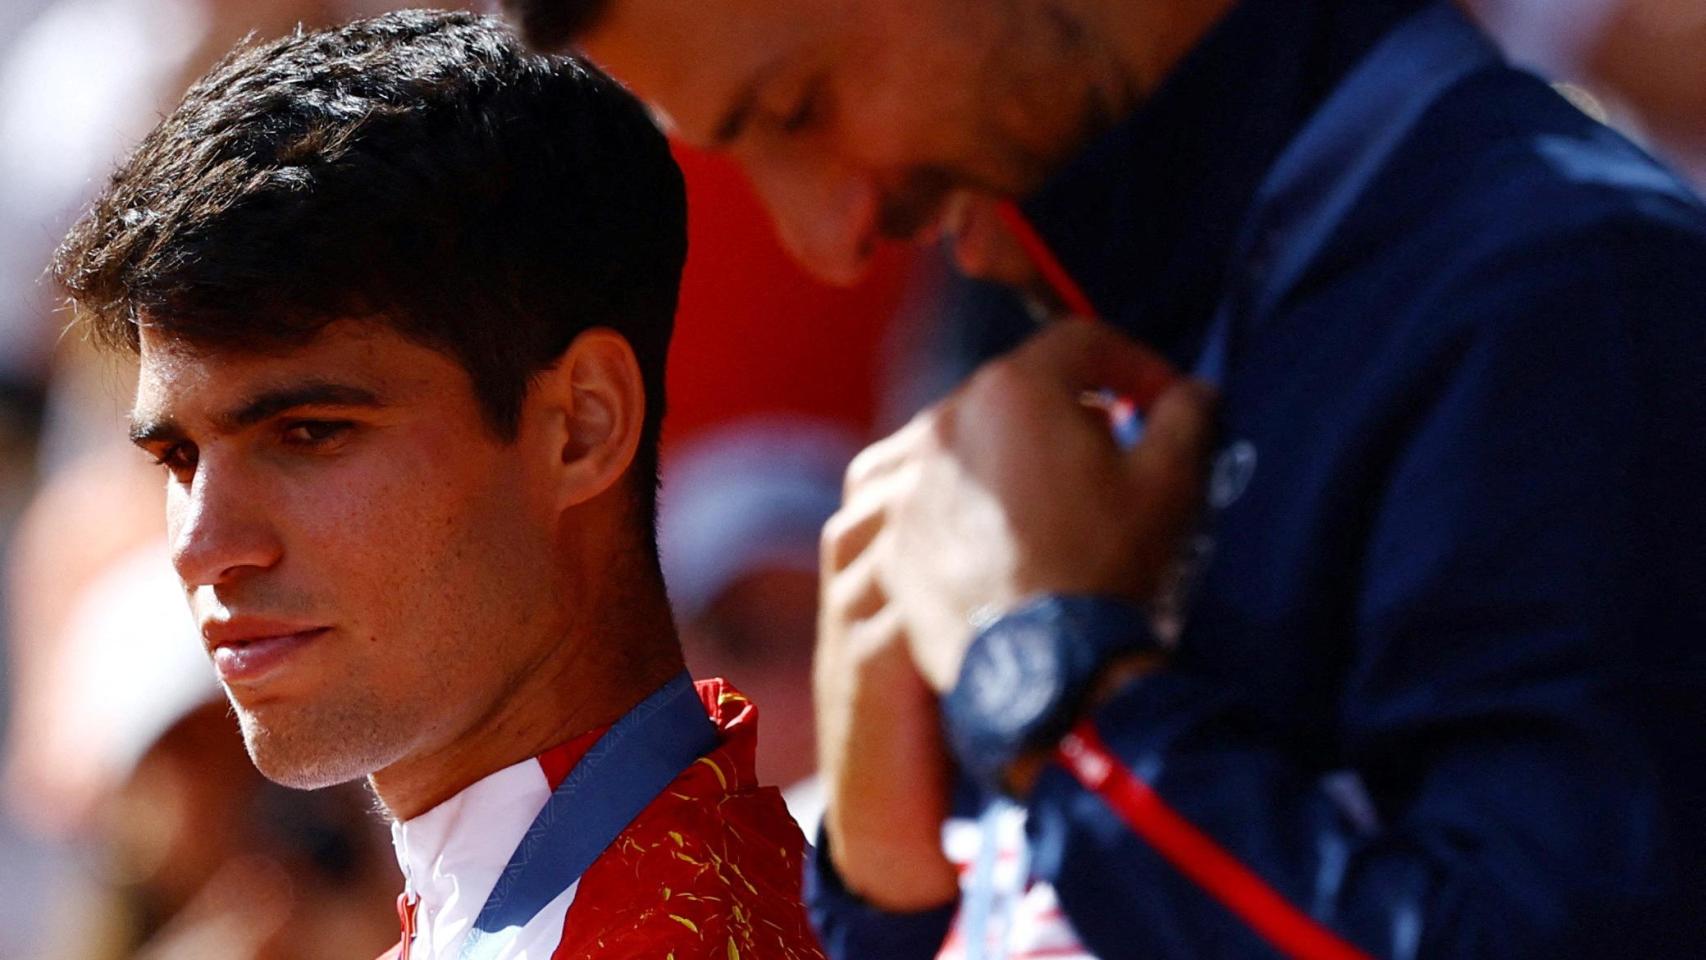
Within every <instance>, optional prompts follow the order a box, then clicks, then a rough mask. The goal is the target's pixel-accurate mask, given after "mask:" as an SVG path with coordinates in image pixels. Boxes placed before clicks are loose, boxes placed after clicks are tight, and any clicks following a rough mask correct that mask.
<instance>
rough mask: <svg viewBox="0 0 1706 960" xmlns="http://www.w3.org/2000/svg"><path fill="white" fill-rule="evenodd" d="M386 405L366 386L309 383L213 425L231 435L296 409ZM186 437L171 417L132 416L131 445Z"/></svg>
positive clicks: (263, 397) (268, 393)
mask: <svg viewBox="0 0 1706 960" xmlns="http://www.w3.org/2000/svg"><path fill="white" fill-rule="evenodd" d="M384 405H385V403H384V401H383V400H381V399H380V398H379V395H378V394H376V393H374V392H373V391H372V390H368V389H367V388H365V387H357V386H352V385H350V384H346V383H328V382H318V381H310V382H308V383H299V384H293V385H291V386H288V387H278V388H275V389H271V390H264V391H262V392H261V393H258V394H256V395H254V396H253V397H250V398H249V399H247V400H245V401H243V403H242V404H241V405H240V406H238V407H237V408H236V409H234V410H230V411H227V412H225V413H220V414H216V415H214V417H213V424H214V426H215V427H217V428H218V429H220V430H223V431H225V432H228V433H229V432H235V431H237V430H241V429H243V428H244V427H252V426H254V425H255V424H257V423H261V422H264V421H266V420H270V419H271V418H273V417H276V416H278V415H279V414H281V413H284V412H285V411H287V410H293V409H295V408H297V407H382V406H384ZM185 436H186V433H185V431H184V428H183V427H182V426H181V425H180V424H179V423H178V422H177V421H176V420H174V419H172V418H171V417H170V416H155V415H152V414H148V413H135V414H132V415H131V421H130V442H131V443H134V444H138V445H147V444H152V443H160V442H163V441H168V440H182V439H183V438H184V437H185Z"/></svg>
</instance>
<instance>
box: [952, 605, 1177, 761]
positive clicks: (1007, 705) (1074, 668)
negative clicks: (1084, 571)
mask: <svg viewBox="0 0 1706 960" xmlns="http://www.w3.org/2000/svg"><path fill="white" fill-rule="evenodd" d="M1155 645H1156V643H1155V639H1154V636H1153V634H1152V633H1151V632H1150V629H1149V620H1148V617H1147V616H1146V615H1145V614H1144V612H1143V610H1142V609H1141V608H1139V607H1138V606H1137V605H1136V604H1133V603H1130V602H1127V601H1125V600H1121V599H1118V598H1114V597H1102V596H1093V595H1053V594H1050V595H1044V596H1042V597H1039V598H1037V599H1035V600H1031V601H1029V602H1027V603H1025V604H1024V605H1022V606H1020V607H1018V608H1016V609H1014V610H1012V611H1011V612H1009V613H1007V614H1004V615H1003V616H1000V617H998V618H996V619H995V620H993V621H991V622H990V623H989V624H987V625H986V626H984V627H983V628H982V629H981V630H979V631H978V634H977V636H976V637H975V638H973V640H972V642H971V646H970V647H969V648H967V650H966V656H965V660H964V662H962V663H961V665H960V675H959V679H958V680H957V681H956V682H955V684H954V688H953V689H952V690H950V691H948V694H947V696H946V697H944V698H943V699H942V705H941V706H942V726H943V730H944V732H945V734H946V737H947V741H948V746H949V749H951V750H952V751H953V753H954V756H955V757H956V758H957V759H958V760H959V764H960V769H961V770H962V771H963V772H964V773H966V774H967V775H968V776H970V777H971V778H972V779H973V780H975V781H977V782H978V783H980V784H982V785H984V786H985V787H987V788H989V789H992V790H996V791H1002V792H1005V789H1006V787H1005V773H1006V771H1007V769H1008V768H1009V767H1011V766H1012V765H1013V763H1014V761H1016V760H1018V759H1019V758H1020V757H1021V756H1023V755H1025V754H1027V753H1030V752H1031V751H1034V750H1039V749H1043V748H1047V747H1050V746H1052V745H1053V744H1054V742H1055V741H1057V740H1059V739H1060V738H1061V736H1063V735H1064V734H1065V733H1066V731H1067V730H1068V729H1070V728H1071V726H1072V724H1073V722H1074V721H1075V720H1076V719H1077V715H1078V711H1079V709H1080V707H1081V706H1082V704H1083V701H1084V697H1085V695H1086V694H1087V693H1088V692H1089V690H1090V687H1091V685H1092V684H1093V683H1094V682H1095V680H1096V676H1097V674H1098V673H1099V672H1100V671H1101V668H1102V667H1103V665H1105V664H1106V663H1107V662H1108V661H1109V660H1111V659H1113V658H1114V657H1115V656H1117V655H1119V654H1123V653H1128V652H1135V651H1139V650H1144V649H1148V648H1152V647H1154V646H1155Z"/></svg>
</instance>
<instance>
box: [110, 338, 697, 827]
mask: <svg viewBox="0 0 1706 960" xmlns="http://www.w3.org/2000/svg"><path fill="white" fill-rule="evenodd" d="M643 410H644V394H643V390H642V388H641V386H640V382H639V374H638V369H637V366H635V364H634V360H633V355H632V353H631V351H629V350H628V348H627V344H626V343H625V342H623V341H622V340H621V339H620V338H619V337H617V336H616V335H615V334H611V333H609V332H607V331H595V332H593V333H590V334H586V335H583V336H582V338H581V339H580V340H577V341H576V343H575V345H574V347H572V348H571V349H570V351H569V353H568V354H567V355H566V356H565V358H564V359H563V360H562V361H561V362H560V363H559V364H558V366H557V367H556V368H554V369H552V370H549V371H546V372H545V373H544V374H542V375H541V376H540V377H539V378H538V380H537V382H536V383H535V385H534V386H533V387H532V388H531V389H530V390H529V393H528V396H527V401H526V405H525V409H524V411H523V415H522V418H521V423H520V428H519V433H518V436H517V437H516V439H515V440H513V441H504V440H501V439H499V437H498V435H497V434H496V433H495V432H494V431H493V430H492V429H491V427H490V426H489V425H488V424H487V423H486V421H485V420H484V419H483V418H482V415H481V408H480V407H479V405H478V403H477V401H476V398H475V395H474V393H473V388H472V383H471V381H470V379H469V377H468V375H467V374H466V372H465V371H463V370H462V368H461V367H459V366H458V365H457V364H456V363H455V362H453V361H452V360H451V359H449V358H448V357H447V356H445V355H444V354H442V353H439V352H437V351H435V350H431V349H428V348H426V347H423V346H421V345H419V344H417V343H414V342H411V341H409V340H407V339H405V338H403V337H402V336H400V335H399V334H397V333H395V332H393V331H391V330H390V329H388V328H385V327H383V326H380V325H378V324H374V323H362V322H354V321H340V322H337V323H334V324H332V325H330V326H328V327H327V328H325V330H324V331H323V332H322V333H321V334H320V335H319V336H318V337H317V338H316V339H315V340H313V341H312V342H311V343H309V344H307V345H306V346H303V347H300V348H291V349H288V350H281V351H274V352H268V353H255V352H237V351H230V350H204V349H198V348H196V347H194V346H191V345H188V344H185V343H183V342H180V341H175V340H172V339H170V338H167V337H163V336H161V335H159V334H157V333H156V332H155V331H154V330H152V329H149V328H147V327H145V328H144V331H143V334H142V344H141V379H140V383H139V386H138V391H137V398H136V405H135V410H134V412H133V434H134V436H135V439H136V440H137V442H138V444H139V445H140V446H141V447H143V448H144V449H145V450H147V451H148V452H149V453H151V454H153V455H154V456H155V457H156V459H159V460H160V461H162V463H163V464H164V466H165V470H166V474H167V483H166V497H167V513H168V532H169V535H170V539H171V546H172V557H173V562H174V564H175V565H176V567H177V571H178V574H179V576H180V578H181V579H182V581H183V585H184V588H185V590H186V592H187V594H188V597H189V601H190V605H191V607H192V608H193V611H194V613H195V616H196V618H197V620H198V622H199V623H200V624H201V626H202V631H203V638H204V642H205V644H206V646H207V647H208V650H209V653H210V655H211V656H212V657H213V658H214V660H215V663H216V664H218V665H219V667H220V669H221V671H222V674H224V683H225V687H226V692H227V693H228V695H229V697H230V700H231V703H232V706H233V707H234V708H235V711H236V713H237V717H238V720H239V722H240V724H241V726H242V730H243V736H244V740H245V742H246V743H247V746H248V749H249V753H250V755H251V757H252V758H253V760H254V762H255V764H256V766H257V767H258V768H259V769H260V770H261V772H262V773H264V774H266V775H267V776H268V777H270V778H272V779H274V780H277V781H279V782H281V783H285V784H288V785H292V786H298V787H309V788H311V787H320V786H325V785H328V784H332V783H338V782H342V781H346V780H350V779H355V778H358V777H362V776H370V777H371V782H372V785H373V787H374V789H375V791H376V792H377V794H378V795H379V797H380V799H381V800H382V801H383V802H384V803H385V805H386V807H387V808H388V810H389V811H390V812H391V813H392V814H393V815H394V816H396V817H398V818H401V819H406V818H408V817H412V816H415V815H417V814H419V813H421V812H423V811H425V810H427V809H430V808H431V807H432V806H434V805H436V804H437V803H438V802H440V801H442V800H444V799H446V798H448V797H449V796H451V795H453V794H454V793H456V792H457V791H459V790H461V789H462V788H463V787H465V786H467V785H468V784H469V783H472V782H473V781H475V780H477V779H479V778H480V777H483V776H485V775H486V774H488V773H491V772H494V771H496V770H498V769H501V768H503V767H505V766H507V765H509V764H511V763H515V762H518V761H520V760H522V759H525V758H527V757H529V756H533V755H535V754H537V753H539V752H541V751H543V750H544V749H546V748H548V747H549V746H551V745H553V744H556V743H560V742H562V741H564V740H567V739H569V738H571V737H573V736H574V735H576V734H578V733H580V732H583V731H585V730H587V729H589V728H591V727H594V726H597V725H600V724H603V723H608V722H610V721H611V720H613V719H614V718H616V717H618V716H620V715H621V714H622V713H623V712H625V711H626V709H627V708H628V707H629V706H631V705H632V704H633V703H634V702H636V701H637V700H638V699H640V698H641V697H643V696H644V695H645V693H647V692H649V691H650V690H651V689H653V688H655V686H657V685H658V684H660V683H661V682H662V681H663V680H665V679H667V678H668V677H669V676H670V675H671V674H673V673H674V672H675V671H677V670H679V669H680V660H679V655H678V654H676V653H675V652H674V649H675V648H674V635H673V632H672V631H671V628H670V625H669V619H668V613H667V610H666V609H665V608H664V607H663V600H662V596H661V591H655V595H654V591H648V590H647V588H646V587H645V584H647V583H649V582H650V581H649V580H647V578H646V577H644V576H642V575H626V574H629V573H630V571H629V569H628V568H629V567H630V566H635V567H637V566H639V561H638V560H637V559H633V558H632V557H631V556H630V554H632V553H634V552H635V551H636V550H637V548H636V547H635V546H634V544H635V543H636V542H637V534H636V533H635V529H634V528H635V521H634V519H633V517H632V514H631V513H630V509H631V502H632V501H631V494H630V491H629V490H628V489H627V484H626V483H625V482H623V476H624V472H625V471H626V469H627V467H628V465H629V464H630V463H631V462H632V459H633V456H634V450H635V448H636V445H637V442H638V440H637V438H638V432H639V422H640V418H641V415H642V413H643ZM286 633H294V634H295V635H296V637H295V639H293V640H290V641H286V642H284V643H283V646H284V648H285V650H286V653H285V654H284V655H283V656H282V658H277V657H275V658H272V660H268V659H266V658H262V659H261V661H260V666H261V667H262V669H259V670H253V669H250V670H247V671H245V670H243V669H235V672H234V673H233V672H232V664H233V663H236V664H237V667H238V668H241V667H242V663H243V661H242V659H241V657H236V658H234V657H233V656H232V651H234V650H236V651H241V650H243V649H244V647H245V643H244V642H243V641H250V642H252V637H253V636H254V635H256V634H261V635H276V634H286ZM266 643H275V642H274V641H261V644H262V646H257V647H254V648H252V649H263V648H264V644H266ZM221 646H224V647H227V648H229V649H226V650H220V649H218V648H220V647H221ZM274 660H276V662H273V661H274ZM251 666H253V664H251Z"/></svg>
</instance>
